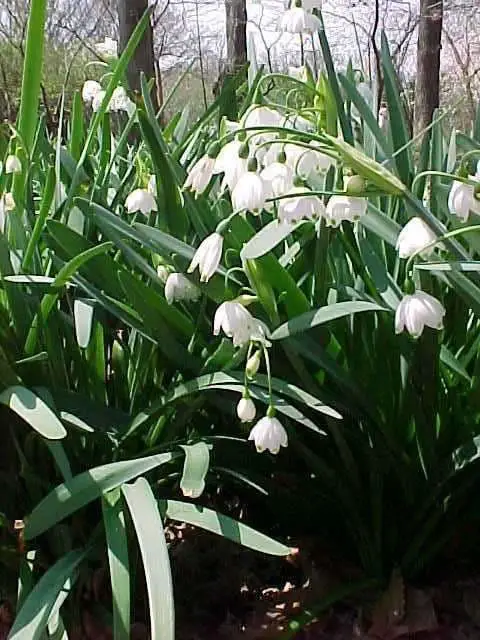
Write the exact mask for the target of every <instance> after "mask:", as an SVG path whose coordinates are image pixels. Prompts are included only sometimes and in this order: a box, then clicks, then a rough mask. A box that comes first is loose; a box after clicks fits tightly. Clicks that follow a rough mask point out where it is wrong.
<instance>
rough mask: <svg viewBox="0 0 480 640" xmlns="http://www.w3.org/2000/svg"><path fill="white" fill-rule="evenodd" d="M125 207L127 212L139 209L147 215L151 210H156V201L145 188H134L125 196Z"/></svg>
mask: <svg viewBox="0 0 480 640" xmlns="http://www.w3.org/2000/svg"><path fill="white" fill-rule="evenodd" d="M125 207H126V209H127V212H128V213H135V212H136V211H140V212H141V213H143V214H144V215H148V214H149V213H150V212H151V211H156V210H157V202H156V200H155V198H154V197H153V196H152V194H151V193H149V192H148V191H147V190H146V189H135V190H134V191H132V192H131V193H130V194H129V195H128V196H127V199H126V200H125Z"/></svg>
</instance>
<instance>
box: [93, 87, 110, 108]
mask: <svg viewBox="0 0 480 640" xmlns="http://www.w3.org/2000/svg"><path fill="white" fill-rule="evenodd" d="M105 95H106V91H104V90H103V89H101V90H100V91H97V93H96V94H95V95H94V96H93V99H92V109H93V110H94V112H95V113H96V112H97V111H98V110H99V109H100V107H101V106H102V102H103V99H104V98H105ZM108 108H109V107H107V110H108Z"/></svg>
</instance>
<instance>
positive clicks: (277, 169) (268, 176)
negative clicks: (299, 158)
mask: <svg viewBox="0 0 480 640" xmlns="http://www.w3.org/2000/svg"><path fill="white" fill-rule="evenodd" d="M260 177H261V178H262V180H263V182H264V184H265V185H267V190H268V193H269V196H270V197H277V196H283V195H284V194H285V193H287V191H289V190H290V189H291V188H292V187H293V177H294V175H293V171H292V169H291V168H290V167H289V166H288V164H286V163H285V162H272V164H269V165H267V166H266V167H265V169H263V170H262V171H261V172H260Z"/></svg>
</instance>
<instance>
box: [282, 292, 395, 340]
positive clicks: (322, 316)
mask: <svg viewBox="0 0 480 640" xmlns="http://www.w3.org/2000/svg"><path fill="white" fill-rule="evenodd" d="M363 311H387V309H385V307H381V306H380V305H378V304H375V303H374V302H364V301H361V300H359V301H357V302H337V303H335V304H330V305H327V306H325V307H321V308H320V309H316V310H314V311H308V312H307V313H302V315H301V316H297V317H296V318H293V319H292V320H289V322H285V324H282V325H280V326H279V327H278V329H275V331H274V332H273V333H272V335H271V336H270V337H271V339H272V340H282V339H283V338H288V337H289V336H292V335H294V334H295V333H301V332H302V331H307V330H308V329H311V328H312V327H317V326H318V325H320V324H325V323H326V322H330V321H331V320H336V319H337V318H344V317H345V316H350V315H352V314H353V313H361V312H363Z"/></svg>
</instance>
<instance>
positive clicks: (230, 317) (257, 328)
mask: <svg viewBox="0 0 480 640" xmlns="http://www.w3.org/2000/svg"><path fill="white" fill-rule="evenodd" d="M221 330H222V331H223V332H224V334H225V335H226V336H227V337H228V338H232V340H233V346H234V347H241V346H243V345H244V344H248V343H249V342H250V341H251V340H255V341H258V342H266V336H267V334H268V329H267V327H266V326H265V325H264V323H263V322H262V321H261V320H258V319H257V318H255V317H254V316H252V314H251V313H250V311H248V309H246V308H245V307H244V306H243V304H240V302H236V301H234V300H233V301H226V302H223V303H222V304H221V305H220V306H219V307H218V309H217V310H216V312H215V317H214V320H213V335H215V336H218V335H219V333H220V331H221Z"/></svg>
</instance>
